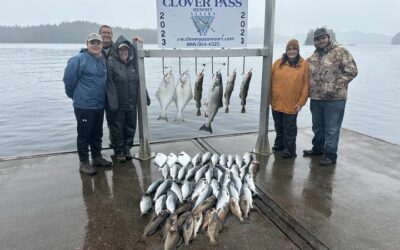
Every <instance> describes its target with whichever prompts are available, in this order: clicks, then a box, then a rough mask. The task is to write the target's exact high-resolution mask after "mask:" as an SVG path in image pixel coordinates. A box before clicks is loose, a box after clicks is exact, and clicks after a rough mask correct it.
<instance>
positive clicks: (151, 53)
mask: <svg viewBox="0 0 400 250" xmlns="http://www.w3.org/2000/svg"><path fill="white" fill-rule="evenodd" d="M138 54H139V57H174V58H177V57H191V58H193V57H243V56H246V57H248V56H268V48H254V49H168V50H167V49H145V50H138Z"/></svg>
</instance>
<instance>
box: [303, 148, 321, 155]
mask: <svg viewBox="0 0 400 250" xmlns="http://www.w3.org/2000/svg"><path fill="white" fill-rule="evenodd" d="M320 155H322V152H318V151H314V150H313V149H310V150H303V156H320Z"/></svg>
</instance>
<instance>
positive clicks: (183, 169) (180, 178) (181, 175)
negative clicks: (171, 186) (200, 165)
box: [176, 166, 188, 182]
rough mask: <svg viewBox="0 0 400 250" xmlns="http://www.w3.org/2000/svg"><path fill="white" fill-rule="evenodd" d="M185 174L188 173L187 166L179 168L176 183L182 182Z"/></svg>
mask: <svg viewBox="0 0 400 250" xmlns="http://www.w3.org/2000/svg"><path fill="white" fill-rule="evenodd" d="M187 172H188V166H184V167H181V169H179V172H178V176H177V177H176V180H177V181H178V182H181V181H183V180H184V179H185V177H186V174H187Z"/></svg>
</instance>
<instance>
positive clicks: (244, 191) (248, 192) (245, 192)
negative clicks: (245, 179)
mask: <svg viewBox="0 0 400 250" xmlns="http://www.w3.org/2000/svg"><path fill="white" fill-rule="evenodd" d="M240 194H243V195H245V196H246V199H247V200H248V201H249V206H250V208H253V195H252V194H251V189H250V188H249V184H248V183H243V185H242V190H241V191H240Z"/></svg>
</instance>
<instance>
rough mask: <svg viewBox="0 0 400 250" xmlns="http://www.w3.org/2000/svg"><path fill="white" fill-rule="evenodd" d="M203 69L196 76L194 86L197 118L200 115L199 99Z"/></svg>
mask: <svg viewBox="0 0 400 250" xmlns="http://www.w3.org/2000/svg"><path fill="white" fill-rule="evenodd" d="M203 72H204V69H203V70H202V71H201V72H200V73H199V74H197V79H196V82H195V84H194V100H195V101H196V108H197V113H196V115H197V116H200V115H201V111H200V108H201V98H202V95H203V80H204V74H203Z"/></svg>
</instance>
